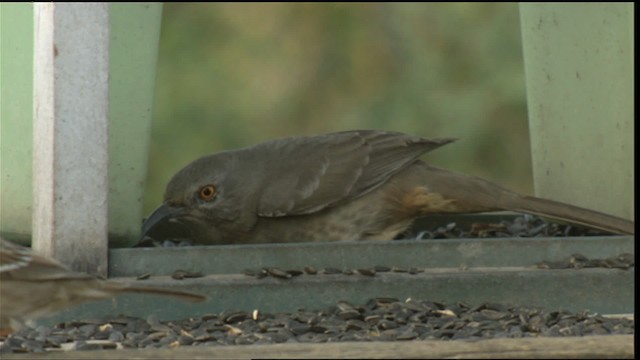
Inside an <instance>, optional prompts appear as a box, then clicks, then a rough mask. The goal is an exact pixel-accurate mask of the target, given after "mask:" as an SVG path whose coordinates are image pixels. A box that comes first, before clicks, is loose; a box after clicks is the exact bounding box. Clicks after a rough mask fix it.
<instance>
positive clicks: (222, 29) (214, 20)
mask: <svg viewBox="0 0 640 360" xmlns="http://www.w3.org/2000/svg"><path fill="white" fill-rule="evenodd" d="M163 11H164V13H163V19H162V33H161V39H160V50H159V59H158V73H157V81H156V99H155V107H154V120H153V125H152V134H151V136H152V140H151V149H150V159H149V172H148V177H147V187H146V193H145V212H147V213H148V212H149V211H151V210H152V209H153V208H154V207H156V206H157V205H158V204H159V203H160V202H161V199H162V193H163V191H164V187H165V185H166V183H167V182H168V181H169V179H170V177H171V175H172V174H173V173H175V172H176V171H177V170H179V169H180V168H182V167H183V166H184V165H186V164H187V163H189V162H190V161H191V160H194V159H196V158H197V157H200V156H202V155H205V154H209V153H212V152H216V151H219V150H223V149H230V148H236V147H241V146H247V145H251V144H253V143H256V142H259V141H262V140H267V139H272V138H276V137H283V136H290V135H300V134H316V133H323V132H331V131H339V130H346V129H358V128H376V129H388V130H396V131H403V132H407V133H411V134H415V135H420V136H424V137H440V136H453V137H457V138H459V140H458V141H457V142H456V143H454V144H451V145H448V146H446V147H444V148H441V149H438V150H437V151H435V152H434V153H432V154H429V155H428V156H426V157H425V159H426V160H428V161H430V162H431V163H433V164H437V165H439V166H443V167H447V168H449V169H452V170H456V171H460V172H464V173H468V174H474V175H477V176H481V177H484V178H487V179H490V180H493V181H496V182H498V183H501V184H503V185H505V186H507V187H510V188H512V189H515V190H518V191H522V192H526V193H531V192H532V190H531V189H532V182H531V160H530V151H529V136H528V124H527V112H526V101H525V86H524V67H523V61H522V47H521V37H520V23H519V14H518V5H517V4H513V3H441V4H438V3H413V4H399V3H376V4H326V3H322V4H295V3H282V4H240V3H235V4H234V3H225V4H222V3H216V4H211V3H192V4H189V3H167V4H165V5H164V10H163Z"/></svg>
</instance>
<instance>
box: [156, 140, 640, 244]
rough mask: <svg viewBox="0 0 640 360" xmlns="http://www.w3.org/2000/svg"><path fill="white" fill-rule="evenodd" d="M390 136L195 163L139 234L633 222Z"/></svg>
mask: <svg viewBox="0 0 640 360" xmlns="http://www.w3.org/2000/svg"><path fill="white" fill-rule="evenodd" d="M452 141H453V139H450V138H443V139H424V138H420V137H416V136H410V135H406V134H402V133H397V132H390V131H375V130H360V131H344V132H337V133H330V134H325V135H318V136H300V137H291V138H284V139H279V140H273V141H268V142H264V143H260V144H257V145H254V146H251V147H247V148H243V149H238V150H232V151H223V152H220V153H216V154H213V155H209V156H204V157H202V158H200V159H197V160H195V161H193V162H192V163H190V164H189V165H187V166H186V167H185V168H183V169H182V170H180V171H178V173H177V174H175V175H174V176H173V178H172V179H171V181H170V182H169V184H168V185H167V188H166V192H165V196H164V203H163V204H162V205H161V206H160V207H159V208H158V209H156V210H155V211H154V213H153V214H151V216H150V217H149V218H148V219H147V220H146V221H145V223H144V225H143V236H147V235H150V236H152V237H160V236H162V234H159V233H158V231H157V230H158V229H159V228H162V227H163V226H166V224H167V223H178V224H181V225H183V227H184V228H186V229H188V230H189V231H190V233H191V234H190V235H191V237H192V238H193V239H194V240H195V241H196V242H198V243H203V244H219V243H270V242H291V241H331V240H358V239H381V240H385V239H387V240H388V239H392V238H394V237H395V236H396V235H397V234H398V233H400V232H402V231H404V230H405V229H406V228H407V227H408V226H409V225H410V224H411V222H412V221H413V219H415V218H416V217H420V216H426V215H430V214H447V213H449V214H451V213H476V212H486V211H502V210H510V211H517V212H524V213H531V214H536V215H541V216H545V217H550V218H555V219H560V220H563V221H567V222H570V223H576V224H581V225H586V226H588V227H593V228H597V229H601V230H605V231H610V232H613V233H619V234H633V233H634V223H633V222H632V221H628V220H625V219H621V218H619V217H615V216H611V215H607V214H603V213H599V212H596V211H592V210H587V209H584V208H580V207H577V206H573V205H568V204H564V203H560V202H556V201H551V200H545V199H540V198H536V197H532V196H526V195H520V194H517V193H515V192H513V191H510V190H508V189H505V188H503V187H501V186H499V185H496V184H493V183H491V182H489V181H486V180H483V179H480V178H477V177H473V176H467V175H463V174H458V173H454V172H451V171H448V170H444V169H440V168H437V167H434V166H431V165H428V164H426V163H424V162H423V161H421V160H419V159H418V157H419V156H421V155H423V154H424V153H426V152H429V151H431V150H434V149H436V148H438V147H440V146H443V145H446V144H448V143H450V142H452Z"/></svg>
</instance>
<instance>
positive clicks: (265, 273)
mask: <svg viewBox="0 0 640 360" xmlns="http://www.w3.org/2000/svg"><path fill="white" fill-rule="evenodd" d="M534 265H535V267H537V268H539V269H582V268H608V269H622V270H627V269H631V268H632V267H635V256H634V255H633V254H629V253H622V254H620V255H616V256H611V257H608V258H605V259H590V258H588V257H586V256H584V255H582V254H573V255H571V256H569V257H567V258H566V259H562V260H560V261H541V262H539V263H536V264H534ZM425 270H426V269H425V268H420V267H400V266H392V267H389V266H384V265H376V266H373V267H370V268H361V269H349V268H343V269H337V268H332V267H327V268H322V269H320V270H317V269H316V268H314V267H313V266H306V267H304V268H303V269H302V270H300V269H286V270H285V269H281V268H277V267H263V268H259V269H246V270H244V272H243V274H245V275H247V276H252V277H256V278H258V279H262V278H266V277H274V278H278V279H292V278H294V277H296V276H300V275H302V274H307V275H338V274H342V275H360V276H376V274H378V273H386V272H395V273H407V274H410V275H415V274H419V273H422V272H425ZM177 272H181V270H178V271H177ZM172 277H174V278H176V277H175V275H172Z"/></svg>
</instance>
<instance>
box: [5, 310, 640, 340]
mask: <svg viewBox="0 0 640 360" xmlns="http://www.w3.org/2000/svg"><path fill="white" fill-rule="evenodd" d="M634 331H635V328H634V322H633V320H630V319H628V318H609V317H603V316H601V315H598V314H593V313H588V312H580V313H571V312H566V311H550V312H549V311H544V310H542V309H539V308H527V307H514V306H507V305H503V304H496V303H485V304H481V305H477V306H470V305H467V304H463V303H457V304H443V303H439V302H434V301H424V300H416V299H412V298H409V299H407V300H406V301H399V300H398V299H394V298H376V299H372V300H370V301H368V302H367V303H365V304H362V305H352V304H349V303H347V302H345V301H339V302H337V303H336V305H335V306H334V307H332V308H330V309H327V310H306V309H298V310H296V311H294V312H291V313H274V314H263V313H260V312H259V311H257V310H255V311H253V312H243V311H225V312H222V313H220V314H213V315H204V316H201V317H197V318H190V319H184V320H178V321H169V322H160V321H158V320H157V319H156V318H154V317H150V318H149V319H147V320H143V319H139V318H132V317H117V318H113V319H107V320H105V321H96V320H87V321H73V322H68V323H64V324H59V325H57V326H55V327H44V326H40V327H38V328H36V329H24V330H21V331H19V332H17V333H14V334H12V335H10V336H9V337H8V338H5V339H0V340H3V343H2V345H0V352H2V353H8V352H39V351H46V350H71V349H73V350H92V349H117V348H166V347H179V346H218V345H247V344H272V343H284V342H294V343H295V342H301V343H302V342H311V343H323V342H335V341H407V340H458V339H486V338H521V337H532V336H584V335H607V334H633V333H634Z"/></svg>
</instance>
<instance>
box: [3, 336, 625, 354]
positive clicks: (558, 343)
mask: <svg viewBox="0 0 640 360" xmlns="http://www.w3.org/2000/svg"><path fill="white" fill-rule="evenodd" d="M2 358H3V359H86V358H91V359H223V358H233V359H242V358H253V359H260V358H298V359H300V358H341V359H347V358H349V359H352V358H365V359H366V358H370V359H373V358H378V359H381V358H395V359H422V358H453V359H468V358H484V359H487V358H491V359H514V358H543V359H550V358H565V359H613V358H629V359H630V358H634V342H633V335H609V336H585V337H565V338H526V339H488V340H480V341H462V340H459V341H409V342H397V341H396V342H351V343H325V344H300V343H296V344H276V345H247V346H242V345H240V346H215V347H182V348H174V349H141V350H102V351H90V352H88V351H67V352H49V353H37V354H10V355H3V356H2Z"/></svg>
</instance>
